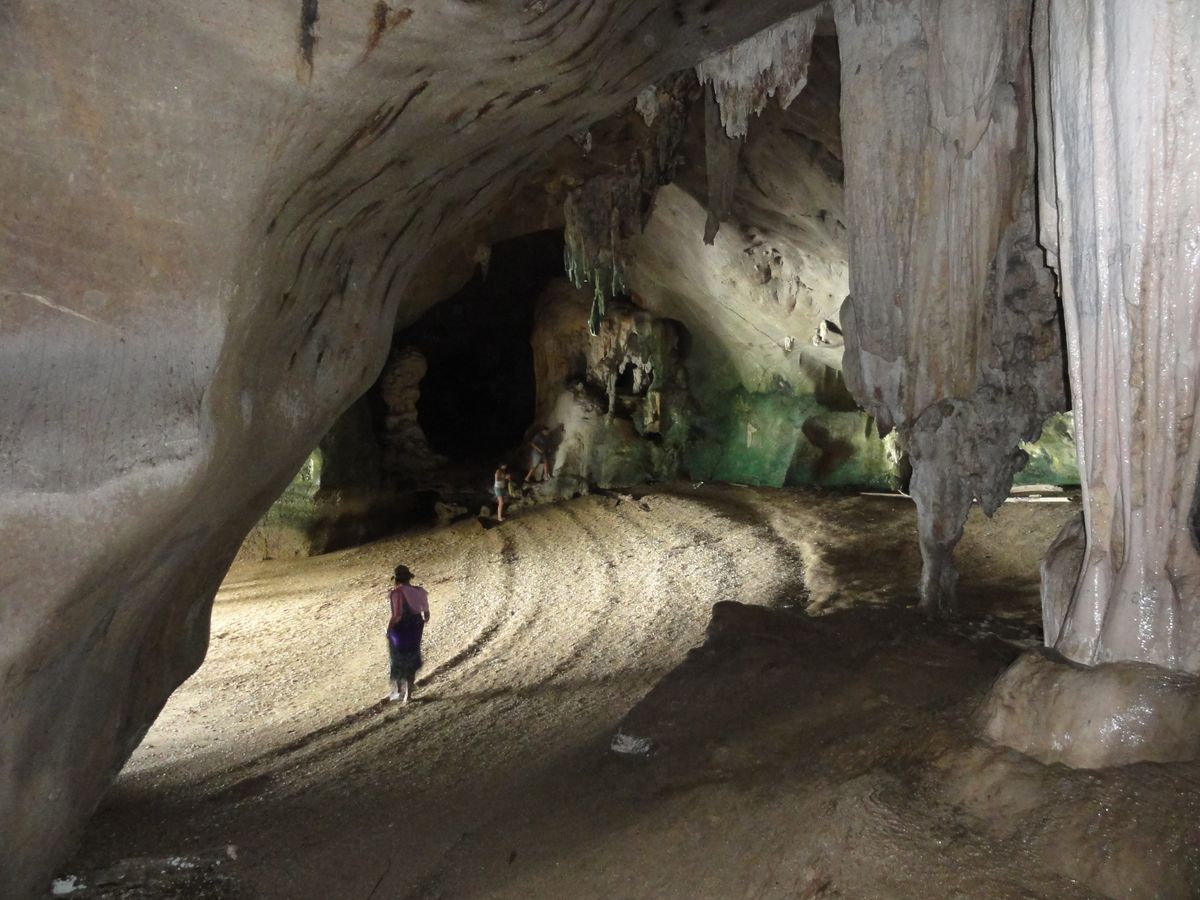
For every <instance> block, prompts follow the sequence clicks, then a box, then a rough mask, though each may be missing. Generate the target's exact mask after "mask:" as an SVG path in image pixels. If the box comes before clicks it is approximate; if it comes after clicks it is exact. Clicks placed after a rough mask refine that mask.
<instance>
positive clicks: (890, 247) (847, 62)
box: [836, 0, 1065, 612]
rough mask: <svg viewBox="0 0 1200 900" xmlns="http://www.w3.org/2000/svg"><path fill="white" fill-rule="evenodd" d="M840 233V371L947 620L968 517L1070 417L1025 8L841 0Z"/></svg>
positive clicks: (933, 604)
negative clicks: (843, 214)
mask: <svg viewBox="0 0 1200 900" xmlns="http://www.w3.org/2000/svg"><path fill="white" fill-rule="evenodd" d="M836 15H837V26H838V39H839V43H840V46H841V53H842V72H843V74H844V78H843V84H842V132H843V146H844V147H845V172H846V205H847V215H848V222H849V225H850V229H851V241H850V270H851V290H850V297H849V298H848V299H847V301H846V304H845V305H844V306H843V308H842V316H841V321H842V327H843V330H844V331H845V334H846V354H845V359H844V361H843V367H844V368H843V370H844V373H845V377H846V382H847V384H848V385H849V386H850V388H851V390H852V391H853V393H854V395H855V397H856V398H857V399H858V401H859V402H860V403H861V404H862V405H863V406H864V408H866V409H867V410H868V411H869V412H871V413H872V414H873V415H874V416H875V417H876V419H877V420H878V422H879V424H880V427H881V429H883V430H884V431H888V430H890V429H892V428H896V429H898V430H899V431H900V434H901V436H902V439H903V442H904V444H905V445H906V446H907V448H908V451H909V455H910V458H911V461H912V465H913V479H912V493H913V497H914V499H915V500H916V503H917V510H918V521H919V531H920V540H921V548H922V555H923V558H924V561H925V566H924V571H923V574H922V580H921V602H922V605H923V606H924V607H925V608H926V609H928V610H931V611H943V612H946V611H951V610H952V609H953V608H954V594H955V585H956V583H957V572H956V570H955V568H954V564H953V561H952V554H953V550H954V546H955V545H956V544H957V542H958V540H959V538H960V537H961V535H962V528H963V525H964V523H965V521H966V515H967V512H968V510H969V508H970V505H971V503H972V502H974V501H976V500H978V501H979V502H980V503H981V505H982V506H983V507H984V509H985V510H986V511H988V512H989V513H990V512H992V511H994V510H995V509H996V507H997V506H998V504H999V503H1000V502H1002V501H1003V498H1004V497H1005V495H1006V494H1007V492H1008V489H1009V486H1010V485H1011V482H1012V478H1013V475H1014V474H1015V472H1016V471H1018V470H1019V469H1020V468H1021V467H1022V466H1023V465H1024V463H1025V454H1024V452H1023V451H1022V450H1021V449H1020V448H1019V444H1020V442H1021V441H1027V440H1031V439H1033V438H1035V437H1036V436H1037V434H1038V432H1039V430H1040V428H1041V425H1042V422H1043V421H1044V420H1045V419H1046V418H1047V416H1048V415H1050V414H1051V413H1052V412H1054V411H1055V410H1058V409H1061V408H1062V406H1063V403H1064V401H1065V390H1064V387H1063V381H1062V366H1061V351H1060V340H1059V334H1058V325H1057V313H1056V304H1055V299H1054V293H1053V281H1052V278H1051V277H1050V273H1049V272H1048V271H1047V270H1046V269H1045V267H1044V266H1043V264H1042V262H1041V258H1040V256H1041V254H1040V251H1039V249H1038V247H1037V245H1036V243H1035V239H1034V222H1033V199H1032V196H1033V195H1032V191H1033V131H1032V129H1033V100H1032V85H1031V67H1030V57H1029V38H1028V35H1029V22H1030V15H1031V8H1030V3H1029V2H1028V0H1006V2H1000V3H995V2H990V0H986V2H985V0H970V2H948V0H947V2H943V0H905V2H896V3H891V2H877V0H845V2H842V3H839V4H838V5H837V7H836Z"/></svg>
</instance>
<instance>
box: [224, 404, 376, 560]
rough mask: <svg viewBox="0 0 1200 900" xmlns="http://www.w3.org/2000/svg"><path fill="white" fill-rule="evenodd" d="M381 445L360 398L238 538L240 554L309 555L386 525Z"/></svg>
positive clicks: (362, 537) (259, 556) (360, 538)
mask: <svg viewBox="0 0 1200 900" xmlns="http://www.w3.org/2000/svg"><path fill="white" fill-rule="evenodd" d="M381 452H382V451H381V449H380V444H379V440H378V438H377V436H376V434H375V431H374V428H373V425H372V421H371V414H370V410H369V409H368V408H367V405H366V403H365V402H364V401H361V400H360V401H359V402H358V403H355V404H354V405H353V406H351V407H350V408H349V409H348V410H347V411H346V412H345V413H343V414H342V416H341V417H340V418H339V419H338V420H337V422H336V423H334V426H333V428H331V429H330V430H329V432H328V433H327V434H326V435H325V437H323V438H322V439H321V442H320V443H319V444H318V445H317V447H316V448H314V449H313V451H312V452H311V453H310V454H309V455H308V458H307V459H306V460H305V461H304V463H303V464H302V465H301V466H300V469H299V470H298V471H297V472H296V475H295V476H294V477H293V478H292V480H291V482H290V483H289V484H288V486H287V487H286V488H284V490H283V493H282V494H280V496H279V499H278V500H276V501H275V502H274V503H273V504H272V505H271V508H270V509H268V510H267V512H266V514H265V515H263V517H262V518H261V519H260V520H259V521H258V524H257V525H255V526H254V528H253V529H252V530H251V532H250V534H249V535H247V537H246V540H245V541H244V542H243V545H242V551H241V554H240V555H241V556H243V557H244V558H257V559H272V558H280V557H289V556H308V555H312V554H316V553H324V552H326V551H328V550H334V549H337V548H338V547H344V546H348V545H350V544H353V543H357V542H360V541H363V540H367V539H369V538H370V537H372V536H373V535H374V534H375V533H378V532H379V531H380V530H381V529H382V528H384V527H385V526H386V516H387V508H388V507H389V505H390V504H391V502H392V501H391V498H390V495H389V494H388V493H387V492H385V491H383V490H382V468H381Z"/></svg>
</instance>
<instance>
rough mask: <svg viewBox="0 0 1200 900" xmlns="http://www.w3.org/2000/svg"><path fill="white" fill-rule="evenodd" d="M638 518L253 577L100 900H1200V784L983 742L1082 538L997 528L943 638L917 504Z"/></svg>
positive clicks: (392, 546)
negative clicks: (415, 629)
mask: <svg viewBox="0 0 1200 900" xmlns="http://www.w3.org/2000/svg"><path fill="white" fill-rule="evenodd" d="M638 496H639V499H638V500H636V501H630V500H621V499H619V498H614V497H605V496H593V497H585V498H581V499H578V500H574V501H569V502H564V503H560V504H554V505H544V506H538V507H533V508H527V509H522V510H518V511H517V512H516V513H515V515H513V516H512V518H511V519H510V520H509V521H508V522H506V523H505V524H504V525H503V526H501V527H497V528H491V529H486V530H485V529H484V528H481V527H480V524H479V523H478V522H477V521H475V520H468V521H464V522H460V523H458V524H456V525H453V526H450V527H448V528H443V529H437V530H431V531H426V532H421V533H414V534H408V535H403V536H400V537H396V538H392V539H387V540H384V541H380V542H377V543H374V544H370V545H367V546H364V547H361V548H356V549H353V550H348V551H343V552H339V553H334V554H329V555H327V556H323V557H318V558H313V559H305V560H295V561H275V562H266V563H255V564H239V565H238V566H236V567H235V568H234V569H233V570H232V571H231V572H230V573H229V575H228V577H227V579H226V581H225V584H224V585H223V587H222V589H221V592H220V594H219V595H218V598H217V602H216V604H215V607H214V612H213V623H212V643H211V647H210V650H209V655H208V659H207V661H206V662H205V664H204V666H203V667H202V668H201V669H200V671H199V672H198V673H197V674H196V675H195V676H194V677H193V678H192V679H191V680H189V681H188V682H187V683H186V684H184V685H183V686H182V687H181V688H180V689H179V690H178V691H177V692H176V693H175V695H174V696H173V697H172V698H171V700H170V702H169V703H168V705H167V707H166V709H165V710H164V711H163V714H162V715H161V717H160V718H159V720H158V721H157V722H156V723H155V725H154V727H153V728H152V729H151V730H150V732H149V734H148V735H147V736H146V739H145V741H144V742H143V744H142V745H141V747H140V748H139V749H138V751H137V752H136V753H135V755H134V757H133V758H132V759H131V760H130V762H129V764H128V766H127V767H126V769H125V771H124V772H123V773H122V775H121V777H120V779H119V780H118V782H117V784H116V786H115V787H114V789H113V790H112V792H111V794H110V795H109V797H108V798H107V800H106V801H105V803H104V804H103V805H102V807H101V808H100V810H99V811H98V813H97V814H96V816H95V818H94V819H93V821H92V823H91V825H90V827H89V829H88V832H87V834H86V836H85V840H84V844H83V847H82V849H81V850H80V852H79V854H78V856H77V858H76V859H75V860H73V861H72V862H71V863H70V864H69V865H68V866H67V867H65V869H64V874H65V873H71V874H73V875H76V876H78V878H79V880H80V881H82V882H83V883H85V884H89V885H91V887H90V888H89V889H87V890H79V891H76V892H75V893H74V894H72V896H75V897H81V898H92V897H105V898H116V897H125V898H129V897H145V898H165V897H188V898H204V897H214V898H216V897H247V898H266V900H274V898H363V900H366V898H402V897H412V898H426V897H428V898H433V897H473V896H496V897H518V896H520V897H531V896H537V897H601V896H604V897H804V896H811V897H817V896H821V897H865V896H878V897H910V896H911V897H942V896H945V897H951V896H962V897H1035V896H1040V897H1074V896H1079V897H1087V896H1131V897H1132V896H1147V897H1149V896H1181V897H1184V896H1195V895H1196V894H1195V893H1193V891H1194V889H1196V888H1197V887H1198V886H1200V868H1198V867H1200V861H1198V860H1197V853H1198V851H1196V850H1195V848H1196V847H1198V846H1200V833H1198V832H1197V825H1196V823H1197V822H1198V821H1200V767H1197V766H1194V765H1176V766H1134V767H1127V768H1126V769H1122V770H1113V771H1112V772H1103V773H1099V774H1097V773H1076V772H1072V771H1070V770H1066V769H1063V768H1062V767H1046V766H1041V765H1038V764H1036V763H1033V762H1032V761H1030V760H1027V759H1025V758H1024V757H1021V756H1019V754H1015V753H1011V752H1009V751H1003V750H1000V749H998V748H994V747H991V746H989V745H987V744H985V743H983V742H981V741H979V740H977V739H975V737H974V731H973V728H972V726H971V721H970V714H971V710H972V708H973V706H974V704H976V703H977V702H978V699H979V697H980V696H982V693H983V692H984V691H985V690H986V688H987V685H988V684H989V683H990V682H991V680H992V679H994V677H995V676H996V675H997V674H998V673H999V672H1000V671H1002V670H1003V668H1004V667H1005V666H1006V665H1007V664H1008V663H1009V662H1010V661H1011V660H1012V659H1013V658H1014V657H1015V655H1016V654H1017V653H1018V652H1019V650H1020V649H1021V647H1023V646H1029V645H1031V644H1033V643H1035V642H1036V641H1037V639H1038V633H1039V614H1038V610H1037V571H1036V564H1037V559H1038V557H1039V555H1040V554H1041V552H1042V551H1043V550H1044V549H1045V547H1046V546H1047V545H1048V544H1049V542H1050V540H1051V539H1052V537H1053V536H1054V534H1055V533H1056V532H1057V530H1058V528H1059V526H1060V525H1061V523H1062V522H1063V520H1064V519H1065V518H1066V516H1068V515H1069V514H1070V513H1071V512H1072V511H1073V510H1074V509H1076V508H1077V506H1075V505H1074V504H1072V505H1066V504H1008V505H1006V506H1005V507H1004V508H1003V509H1002V510H1001V512H1000V513H999V514H998V515H997V517H996V518H995V519H994V520H991V521H989V520H986V519H984V518H983V517H982V516H981V515H979V514H977V513H976V514H973V516H972V521H971V524H970V526H969V530H968V534H967V537H966V538H965V539H964V541H963V543H962V544H961V545H960V548H959V554H958V560H959V565H960V568H961V570H962V571H963V573H964V574H963V582H962V585H961V592H962V595H963V598H964V601H965V605H966V611H965V615H964V617H963V618H962V619H961V620H959V621H957V622H954V623H950V624H947V625H940V624H939V625H931V624H929V623H927V622H925V620H923V619H922V618H921V617H920V616H918V615H916V614H915V613H914V612H912V611H911V606H912V604H913V602H914V599H915V598H914V596H913V593H914V585H915V584H916V579H917V575H918V572H919V554H918V552H917V548H916V541H915V526H914V512H913V508H912V506H911V504H909V503H907V502H905V501H898V500H893V499H884V498H873V497H860V496H854V495H844V494H836V493H822V492H805V491H776V490H766V489H749V488H737V487H709V486H703V487H701V488H699V489H693V488H692V487H691V486H689V485H678V486H674V487H669V488H659V489H653V490H649V491H647V492H645V493H644V494H643V493H641V492H639V495H638ZM397 562H405V563H406V564H408V565H409V566H410V567H411V568H412V569H413V570H414V571H415V572H416V574H417V578H416V581H417V582H419V583H422V584H424V585H425V586H426V587H427V588H428V589H429V592H430V596H431V604H432V609H433V618H432V621H431V623H430V626H429V629H428V630H427V633H426V634H427V638H426V647H425V650H426V652H425V657H426V666H425V668H424V669H423V670H422V672H421V678H420V680H419V682H418V689H417V693H416V698H417V699H416V701H415V702H414V703H412V704H411V705H410V706H408V707H407V708H401V707H399V706H397V705H395V704H389V703H386V702H384V701H383V700H382V698H383V697H384V695H385V693H386V689H387V685H386V648H385V644H384V638H383V628H384V625H385V623H386V602H385V600H384V595H385V591H386V589H387V587H388V584H389V573H390V570H391V568H392V566H394V565H395V564H396V563H397ZM718 601H737V602H738V603H740V604H746V605H747V606H740V605H734V604H732V603H726V604H723V605H722V606H720V607H719V608H718V611H717V615H716V616H715V618H714V615H713V605H714V603H717V602H718ZM805 609H807V610H808V612H810V613H821V615H819V616H816V617H810V616H807V615H804V610H805ZM710 623H711V625H710ZM706 629H707V632H708V642H707V643H705V644H704V646H703V647H702V648H701V649H695V650H694V649H693V648H697V647H699V646H700V645H701V644H702V643H704V642H705V637H706ZM689 651H693V652H691V653H689ZM618 728H621V729H624V730H625V731H626V732H628V733H630V734H634V735H637V736H645V737H648V738H650V739H651V741H652V742H653V744H652V746H653V749H652V752H651V753H650V755H649V756H648V757H646V758H625V757H619V756H617V755H615V754H613V753H612V752H611V751H610V750H609V749H608V745H609V742H610V740H611V738H612V736H613V734H614V733H615V732H616V731H617V730H618ZM1189 848H1191V849H1189ZM1130 885H1133V887H1132V888H1130Z"/></svg>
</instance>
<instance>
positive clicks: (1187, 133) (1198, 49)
mask: <svg viewBox="0 0 1200 900" xmlns="http://www.w3.org/2000/svg"><path fill="white" fill-rule="evenodd" d="M1034 45H1035V59H1036V66H1037V68H1036V74H1037V80H1038V105H1039V108H1038V114H1039V115H1038V121H1039V129H1038V144H1039V160H1040V182H1041V188H1042V191H1041V195H1042V205H1041V240H1042V242H1043V244H1044V245H1045V247H1046V248H1047V250H1048V253H1049V258H1050V259H1051V261H1052V263H1053V264H1054V265H1055V266H1056V268H1057V269H1058V273H1059V281H1060V285H1061V291H1062V299H1063V308H1064V312H1065V319H1066V326H1067V352H1068V356H1069V360H1070V372H1071V382H1072V396H1073V399H1074V410H1075V422H1076V439H1077V446H1078V453H1079V469H1080V475H1081V480H1082V482H1083V524H1084V527H1083V529H1082V530H1080V529H1078V527H1077V526H1076V528H1075V533H1074V534H1075V536H1074V539H1073V540H1072V539H1070V538H1071V536H1070V535H1068V534H1066V533H1064V535H1063V536H1062V537H1061V538H1060V540H1059V541H1058V542H1056V552H1055V553H1054V554H1053V555H1052V556H1051V558H1050V559H1049V560H1048V562H1047V567H1046V569H1045V575H1044V580H1043V609H1044V616H1045V622H1046V642H1047V644H1048V645H1050V646H1053V647H1054V648H1055V649H1057V650H1059V651H1060V652H1061V653H1063V654H1064V655H1065V656H1067V657H1069V658H1070V659H1073V660H1076V661H1078V662H1082V663H1086V664H1091V665H1094V664H1098V663H1105V662H1113V661H1118V660H1132V661H1139V662H1146V663H1153V664H1156V665H1158V666H1164V667H1167V668H1170V669H1176V670H1183V671H1186V672H1191V673H1197V672H1200V552H1198V550H1197V547H1198V542H1200V539H1198V536H1197V521H1196V515H1197V510H1198V508H1200V503H1198V494H1197V473H1198V472H1200V435H1198V434H1197V419H1196V414H1197V412H1198V407H1200V83H1198V79H1200V8H1197V6H1196V5H1195V4H1194V3H1190V2H1186V0H1049V2H1046V0H1042V2H1040V3H1039V7H1038V10H1037V15H1036V18H1035V21H1034ZM1068 527H1071V526H1068ZM1081 540H1082V541H1083V542H1084V543H1085V545H1086V546H1085V549H1084V550H1083V553H1082V557H1081V555H1080V553H1079V552H1078V547H1079V543H1080V541H1081ZM1081 558H1082V566H1081V568H1079V569H1077V570H1075V569H1074V567H1075V566H1076V565H1079V561H1080V559H1081ZM1064 568H1066V569H1072V570H1073V571H1059V570H1061V569H1064ZM1074 571H1077V572H1078V576H1077V577H1073V576H1074Z"/></svg>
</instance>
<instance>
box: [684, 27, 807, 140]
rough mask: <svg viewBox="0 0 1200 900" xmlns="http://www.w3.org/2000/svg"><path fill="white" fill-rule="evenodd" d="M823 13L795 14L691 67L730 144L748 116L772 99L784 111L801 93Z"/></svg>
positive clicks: (743, 129) (743, 133) (742, 132)
mask: <svg viewBox="0 0 1200 900" xmlns="http://www.w3.org/2000/svg"><path fill="white" fill-rule="evenodd" d="M825 12H826V9H825V7H824V6H819V7H815V8H813V9H810V10H807V11H805V12H802V13H798V14H797V15H794V16H791V17H790V18H787V19H784V20H783V21H782V22H780V23H779V24H778V25H773V26H771V27H770V28H767V29H766V30H764V31H762V32H760V33H759V34H756V35H755V36H754V37H752V38H748V39H747V40H744V41H742V42H741V43H740V44H735V45H734V46H732V47H729V48H728V49H726V50H722V51H721V52H720V53H716V54H713V55H712V56H710V57H709V58H708V59H706V60H704V62H702V63H700V65H698V66H696V75H697V76H698V77H699V79H700V83H701V84H702V85H703V84H706V83H710V82H711V84H712V87H713V93H714V95H715V97H716V101H717V104H718V105H719V106H720V108H721V120H722V123H723V124H724V126H725V132H726V134H728V135H729V136H730V137H731V138H745V137H746V131H747V129H748V127H749V122H750V116H751V115H758V114H759V113H760V112H762V111H763V109H764V107H766V105H767V101H768V100H770V99H771V98H772V97H778V99H779V104H780V106H782V107H783V108H784V109H786V108H787V107H788V106H789V105H790V104H791V102H792V101H793V100H795V99H796V97H797V95H799V93H800V92H801V91H802V90H804V85H805V84H806V83H807V82H808V61H809V58H810V57H811V55H812V39H813V33H814V32H815V31H816V28H817V21H818V20H819V19H820V18H821V16H822V15H823V14H825Z"/></svg>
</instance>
